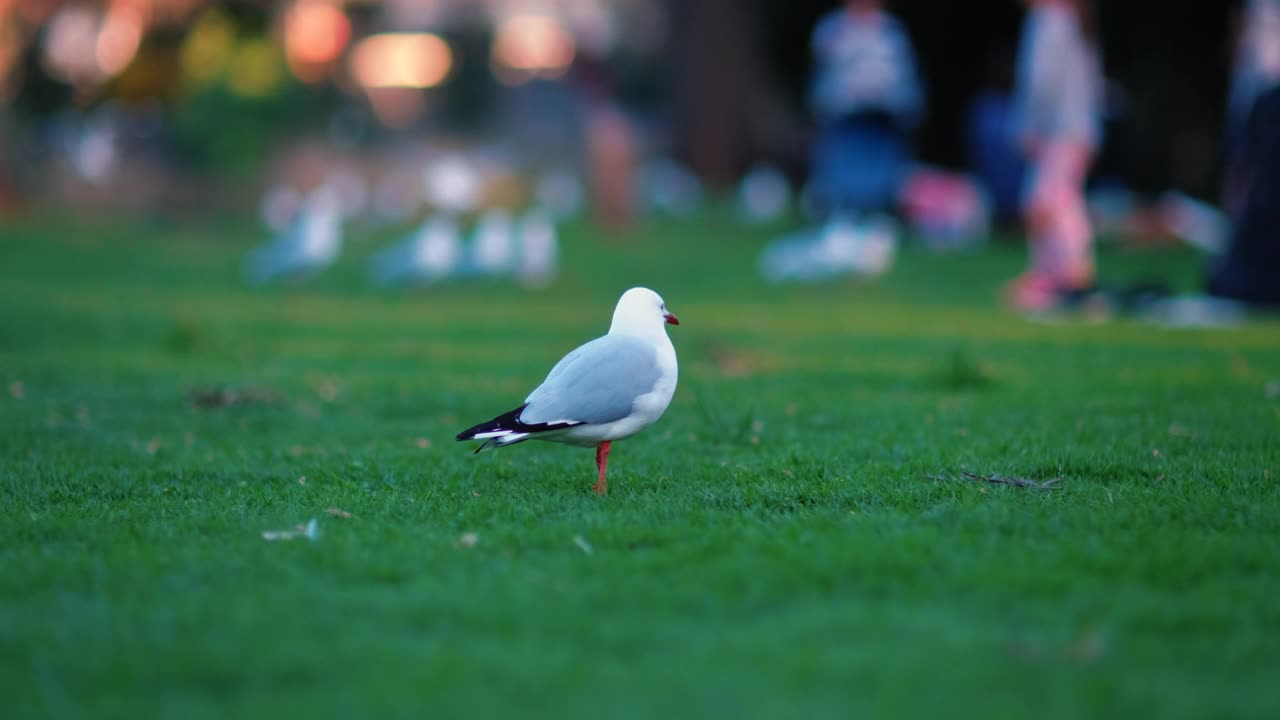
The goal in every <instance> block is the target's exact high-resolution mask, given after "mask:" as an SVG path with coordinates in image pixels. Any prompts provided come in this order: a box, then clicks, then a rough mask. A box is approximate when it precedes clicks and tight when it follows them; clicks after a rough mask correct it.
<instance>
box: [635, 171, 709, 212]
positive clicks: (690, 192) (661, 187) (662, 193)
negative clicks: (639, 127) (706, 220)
mask: <svg viewBox="0 0 1280 720" xmlns="http://www.w3.org/2000/svg"><path fill="white" fill-rule="evenodd" d="M638 176H639V178H638V183H637V185H638V189H639V192H640V207H642V208H644V209H645V210H647V211H656V212H660V213H666V214H669V215H675V216H679V217H685V216H687V215H689V214H691V213H693V212H694V211H695V210H697V209H698V206H699V205H700V204H702V181H701V180H699V179H698V176H697V175H694V174H693V171H692V170H690V169H688V168H687V167H685V166H684V165H681V164H680V163H678V162H676V161H674V160H671V159H669V158H662V157H659V158H656V159H653V160H650V161H649V162H647V163H645V164H644V166H643V167H641V168H640V170H639V173H638Z"/></svg>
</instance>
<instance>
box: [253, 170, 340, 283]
mask: <svg viewBox="0 0 1280 720" xmlns="http://www.w3.org/2000/svg"><path fill="white" fill-rule="evenodd" d="M340 202H341V201H340V199H339V197H338V194H337V190H336V188H334V187H333V186H332V185H328V184H325V185H321V186H319V187H317V188H316V189H314V190H312V191H311V192H310V193H309V194H308V195H307V198H306V201H305V202H304V204H303V205H302V207H301V208H299V209H298V212H297V214H296V215H295V216H294V218H293V222H292V223H291V224H290V225H289V227H288V228H287V229H286V230H285V232H283V233H281V234H280V235H279V236H278V237H276V239H274V240H272V241H271V242H270V243H267V244H266V245H263V246H261V247H259V248H258V249H256V250H254V251H253V252H252V253H250V254H249V257H248V258H247V259H246V260H245V273H246V274H247V275H248V276H249V280H250V281H251V282H253V283H255V284H258V285H261V284H263V283H265V282H268V281H270V280H272V279H274V278H276V277H279V276H282V275H303V274H307V273H312V272H316V271H318V270H321V269H323V268H326V267H328V266H329V265H331V264H333V261H334V260H336V259H337V257H338V252H339V251H340V250H341V249H342V212H341V208H340V205H339V203H340Z"/></svg>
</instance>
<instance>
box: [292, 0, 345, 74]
mask: <svg viewBox="0 0 1280 720" xmlns="http://www.w3.org/2000/svg"><path fill="white" fill-rule="evenodd" d="M350 38H351V22H350V21H349V20H348V19H347V16H346V15H345V14H344V13H343V12H342V10H341V9H340V8H339V7H337V6H335V5H333V4H331V3H329V2H326V1H325V0H301V1H300V2H298V3H296V4H295V5H294V6H293V7H292V8H290V9H289V11H288V12H287V13H286V14H285V17H284V44H285V55H286V57H287V58H288V60H289V67H290V69H292V70H293V73H294V74H295V75H297V76H298V79H300V80H302V81H303V82H308V83H314V82H319V81H321V80H323V79H324V78H325V77H327V76H328V74H329V72H330V71H331V70H332V68H333V65H334V63H335V62H336V61H337V59H338V56H339V55H341V54H342V51H343V49H344V48H346V46H347V41H348V40H350Z"/></svg>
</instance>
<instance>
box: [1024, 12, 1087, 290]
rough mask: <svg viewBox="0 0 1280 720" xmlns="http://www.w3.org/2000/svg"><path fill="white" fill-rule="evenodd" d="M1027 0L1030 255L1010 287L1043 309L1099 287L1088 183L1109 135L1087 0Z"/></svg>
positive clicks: (1026, 205) (1026, 146) (1026, 216)
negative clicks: (1104, 131)
mask: <svg viewBox="0 0 1280 720" xmlns="http://www.w3.org/2000/svg"><path fill="white" fill-rule="evenodd" d="M1024 2H1025V4H1026V5H1027V7H1028V12H1027V16H1026V19H1025V21H1024V25H1023V30H1022V38H1021V45H1020V47H1019V51H1018V68H1017V71H1018V76H1017V108H1018V124H1019V128H1018V131H1019V132H1018V135H1019V141H1020V142H1021V145H1022V149H1023V152H1025V153H1026V155H1027V158H1028V162H1029V166H1028V168H1027V178H1026V185H1025V187H1024V190H1023V192H1024V199H1023V216H1024V220H1025V222H1026V226H1027V235H1028V245H1029V256H1030V257H1029V267H1028V268H1027V270H1026V272H1024V273H1023V274H1022V275H1020V276H1019V277H1017V278H1015V279H1014V280H1013V281H1012V282H1011V283H1010V284H1009V286H1008V287H1007V288H1006V291H1007V294H1008V299H1009V301H1010V302H1011V304H1012V305H1013V306H1014V307H1015V308H1017V309H1019V310H1022V311H1026V312H1037V311H1043V310H1049V309H1053V308H1055V307H1058V306H1061V305H1063V304H1065V303H1070V302H1072V301H1074V300H1076V299H1079V298H1082V297H1085V296H1087V295H1088V294H1089V293H1090V291H1091V290H1092V289H1093V288H1094V282H1095V273H1096V268H1095V265H1094V255H1093V230H1092V228H1091V227H1090V224H1089V216H1088V212H1087V210H1086V205H1085V198H1084V185H1085V179H1086V177H1087V176H1088V173H1089V167H1090V165H1091V164H1092V162H1093V158H1094V154H1095V153H1096V151H1097V148H1098V146H1099V144H1100V140H1101V135H1102V122H1101V109H1100V106H1101V99H1102V76H1101V63H1100V61H1099V58H1098V52H1097V48H1096V45H1095V37H1094V23H1093V13H1092V8H1091V7H1090V6H1089V2H1088V0H1024Z"/></svg>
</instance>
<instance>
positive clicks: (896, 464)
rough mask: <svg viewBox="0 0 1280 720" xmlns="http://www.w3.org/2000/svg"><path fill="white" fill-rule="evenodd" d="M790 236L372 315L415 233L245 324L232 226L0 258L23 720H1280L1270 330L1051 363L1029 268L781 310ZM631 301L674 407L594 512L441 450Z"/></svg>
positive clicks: (83, 240) (994, 258)
mask: <svg viewBox="0 0 1280 720" xmlns="http://www.w3.org/2000/svg"><path fill="white" fill-rule="evenodd" d="M774 230H776V228H774V229H772V230H771V229H768V228H766V229H743V228H741V227H739V226H737V225H736V224H734V223H733V222H731V221H730V220H729V219H727V218H726V217H722V216H720V215H717V214H715V213H710V214H707V215H705V216H703V217H700V218H698V219H696V220H694V221H689V222H674V221H668V222H658V223H653V224H650V225H648V226H646V227H643V228H639V229H637V230H636V231H635V232H633V233H632V234H630V235H629V236H628V237H625V238H620V239H616V240H603V241H602V240H599V239H598V238H596V237H594V236H593V235H592V234H591V233H590V232H589V231H587V230H586V229H585V228H582V227H575V228H570V229H569V230H568V231H567V232H566V237H565V254H566V256H567V258H568V265H567V267H566V269H565V273H564V275H563V277H562V281H561V282H560V283H559V284H558V285H557V286H556V287H555V288H554V289H553V290H551V291H548V292H545V293H540V294H529V293H525V292H523V291H520V290H518V289H515V288H512V287H508V286H506V285H503V284H499V283H481V284H476V285H460V286H447V287H442V288H439V289H433V290H424V291H385V290H382V291H380V290H374V289H371V288H369V287H367V286H366V284H365V283H364V282H363V277H362V264H361V261H362V259H363V258H364V257H366V256H367V255H368V254H369V253H370V252H372V251H373V250H375V249H376V248H378V247H380V246H382V245H384V244H385V242H386V241H388V240H389V239H390V238H391V234H390V233H372V232H364V233H355V234H354V236H353V237H352V238H351V240H352V242H351V243H350V245H349V246H348V248H347V252H346V255H345V256H344V258H343V260H342V262H341V264H340V265H339V266H338V267H336V268H334V269H332V270H331V271H330V272H328V273H325V274H323V275H321V276H319V277H316V278H314V279H312V280H311V281H309V282H307V283H303V284H299V285H295V286H289V287H273V288H267V289H260V290H250V289H246V288H245V287H243V286H242V285H241V283H240V281H239V276H238V267H239V260H240V257H241V256H242V254H243V252H244V251H245V250H246V249H247V248H248V247H249V246H251V245H252V244H253V243H255V242H258V241H259V240H261V239H262V234H261V233H260V231H258V230H257V229H256V228H255V227H254V226H253V225H252V224H250V223H248V222H247V221H242V220H235V219H233V220H228V221H224V222H220V223H217V224H213V225H201V226H199V227H187V226H184V225H177V224H165V223H150V224H146V223H127V222H101V223H95V222H88V221H75V220H73V219H67V218H43V219H38V220H29V221H23V222H20V223H18V224H10V225H9V226H8V227H6V228H4V229H3V230H0V381H2V382H3V387H0V430H2V432H0V467H2V468H3V470H2V473H3V474H2V477H0V493H2V495H0V513H3V522H0V568H3V569H2V570H0V691H3V693H4V697H5V698H6V700H5V705H6V708H7V711H6V713H5V714H6V716H8V717H15V718H16V717H36V716H64V717H73V716H85V715H117V716H132V717H157V716H168V717H183V718H198V717H275V718H279V717H302V716H304V715H303V713H305V714H306V716H310V717H397V716H404V717H457V716H471V717H489V716H497V715H513V714H521V715H532V716H548V717H558V718H567V717H602V716H603V717H636V718H650V717H659V716H662V715H667V714H670V715H675V716H690V717H691V716H701V717H706V716H721V717H797V716H824V717H854V716H858V715H865V714H874V715H876V716H881V717H885V716H888V717H938V716H948V717H953V716H970V717H983V718H999V717H1010V718H1022V717H1028V716H1032V715H1035V716H1039V717H1046V718H1052V717H1133V716H1146V717H1163V718H1173V717H1197V718H1198V717H1259V718H1264V717H1270V718H1274V717H1280V691H1277V689H1276V684H1275V681H1276V678H1277V674H1276V673H1277V669H1278V668H1280V601H1278V598H1280V493H1278V491H1277V487H1278V483H1277V481H1278V480H1280V443H1278V442H1277V437H1278V433H1277V431H1278V430H1280V399H1276V398H1275V397H1274V395H1275V393H1276V391H1275V387H1276V386H1275V385H1274V383H1276V382H1277V381H1280V332H1277V328H1276V327H1275V326H1274V325H1271V326H1265V325H1257V326H1251V327H1245V328H1242V329H1237V330H1230V331H1181V332H1171V331H1166V330H1161V329H1157V328H1153V327H1147V326H1141V325H1136V324H1131V323H1125V322H1116V323H1110V324H1107V325H1100V326H1090V325H1085V324H1079V323H1068V324H1063V325H1043V324H1033V323H1029V322H1026V321H1023V320H1020V319H1018V318H1016V317H1014V316H1011V315H1009V314H1007V313H1004V312H1003V311H1001V310H1000V309H999V308H998V307H997V304H996V302H995V292H996V287H997V285H998V284H999V283H1000V282H1001V281H1002V280H1004V279H1006V278H1007V277H1009V276H1011V275H1012V274H1013V273H1014V272H1016V271H1017V270H1018V268H1019V265H1020V264H1021V262H1022V257H1021V252H1020V251H1019V250H1018V249H1016V248H1015V247H1012V246H1007V247H997V248H995V249H992V250H989V251H986V252H983V253H980V254H973V255H959V256H950V257H941V256H931V255H927V254H923V253H919V252H912V253H908V254H907V255H906V256H905V257H903V258H902V261H901V262H900V263H899V264H898V266H897V267H896V268H895V270H894V272H893V273H892V274H891V275H890V276H889V277H888V278H886V279H884V280H883V281H881V282H878V283H860V282H855V281H848V282H841V283H836V284H832V285H827V286H822V287H811V288H771V287H765V286H762V285H761V284H760V283H759V282H757V281H756V280H755V277H754V272H753V259H754V253H755V251H756V249H757V248H758V247H759V246H760V245H761V244H762V243H763V242H764V241H766V240H767V238H768V237H769V235H770V233H771V232H773V231H774ZM1103 262H1104V266H1105V267H1106V268H1107V275H1108V278H1109V279H1110V280H1112V281H1115V282H1123V281H1128V280H1136V279H1140V278H1144V277H1163V278H1165V279H1168V280H1170V281H1172V282H1174V283H1175V284H1177V285H1178V286H1179V287H1183V288H1188V289H1189V288H1191V287H1193V285H1194V281H1195V277H1196V265H1195V259H1194V258H1193V257H1191V256H1189V255H1186V254H1182V253H1173V252H1168V251H1165V252H1160V253H1149V254H1137V255H1127V254H1124V253H1119V252H1109V253H1107V254H1106V255H1105V256H1104V259H1103ZM635 284H647V285H650V286H651V287H653V288H654V289H656V290H658V291H659V292H660V293H662V294H663V295H664V296H665V299H666V300H667V303H668V305H669V306H670V307H671V309H672V310H673V311H675V312H676V313H678V314H679V316H680V318H681V321H682V323H683V324H682V325H680V326H679V327H677V328H673V329H672V336H673V339H674V342H675V345H676V349H677V352H678V353H679V356H680V360H681V381H680V382H681V384H680V387H679V389H678V390H677V392H676V398H675V401H674V402H673V404H672V406H671V408H670V410H668V412H667V415H666V417H665V418H664V419H663V420H662V421H661V422H660V423H659V424H658V425H657V426H655V427H653V428H651V429H650V430H649V431H648V432H646V433H644V434H642V435H640V436H637V437H636V438H633V439H631V440H628V441H626V442H624V443H620V444H619V445H618V446H617V447H616V448H615V449H614V452H613V455H612V457H611V463H610V469H611V477H610V494H609V496H608V497H606V498H603V499H602V498H598V497H596V496H595V495H594V494H592V492H591V489H590V488H591V485H592V483H593V481H594V477H593V472H594V467H593V465H592V457H591V452H590V451H587V450H581V449H573V448H563V447H558V446H551V445H543V444H537V443H526V444H524V445H521V446H518V447H515V448H511V449H509V450H506V451H502V452H494V453H487V454H485V455H481V456H472V455H471V454H470V447H468V446H466V445H463V444H459V443H455V442H454V441H453V436H454V434H455V433H456V432H457V431H458V430H460V429H461V428H463V427H465V426H467V425H468V424H470V423H472V422H476V421H480V420H484V419H487V418H489V417H491V416H492V415H494V414H496V413H497V412H499V411H502V410H506V409H508V408H509V407H511V406H513V405H514V404H516V403H518V401H519V400H521V399H522V398H523V395H524V393H525V392H527V390H528V389H530V388H531V387H533V386H534V385H535V384H536V383H537V382H538V381H539V380H541V378H542V376H543V374H544V373H545V372H546V370H547V369H548V368H549V367H550V366H551V364H552V363H553V362H554V361H555V360H556V359H557V358H558V357H559V356H560V355H561V354H563V353H564V352H566V351H568V350H569V349H571V348H572V347H574V346H575V345H576V344H578V343H580V342H583V341H585V340H588V339H590V338H592V337H595V336H596V335H598V334H600V333H602V332H603V331H604V330H605V329H606V328H607V326H608V321H609V314H610V312H611V310H612V305H613V302H614V301H615V300H616V297H617V295H618V294H619V293H620V292H621V291H622V290H624V289H625V288H626V287H629V286H631V285H635ZM1269 383H1270V384H1272V385H1271V387H1272V390H1271V391H1270V392H1271V395H1272V397H1270V398H1269V397H1268V392H1269V391H1268V390H1267V387H1268V384H1269ZM219 388H229V389H234V390H237V391H239V393H240V394H239V395H238V396H237V397H236V402H234V403H232V404H230V405H227V406H224V407H216V405H218V402H216V401H215V400H216V398H217V397H218V393H217V392H216V391H217V390H218V389H219ZM193 391H194V393H195V395H193V394H192V393H193ZM200 393H205V394H204V395H200ZM227 398H228V399H229V396H227ZM965 471H968V472H974V473H981V474H986V473H998V474H1001V475H1006V476H1022V477H1028V478H1033V479H1036V480H1048V479H1054V478H1060V482H1059V483H1058V484H1057V486H1056V487H1055V488H1054V489H1050V490H1038V489H1030V488H1016V487H1004V486H998V485H991V484H987V483H985V482H975V481H970V480H962V479H958V478H959V474H960V473H961V472H965ZM931 475H941V476H946V478H951V479H933V478H931V477H929V476H931ZM330 508H333V509H336V510H340V511H344V512H348V513H350V515H351V517H350V518H344V517H340V516H337V515H333V514H330V512H329V509H330ZM310 518H317V519H318V521H319V528H320V535H319V538H318V539H317V540H316V541H314V542H308V541H306V540H297V541H293V542H274V543H272V542H266V541H265V540H264V539H263V537H262V532H263V531H264V530H274V529H282V528H289V527H292V526H294V525H295V524H297V523H300V522H305V521H307V520H308V519H310ZM469 533H473V534H474V536H473V538H472V537H471V536H468V538H467V539H466V540H464V535H467V534H469ZM470 539H474V545H473V546H469V545H470V543H469V542H468V541H467V540H470Z"/></svg>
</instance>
